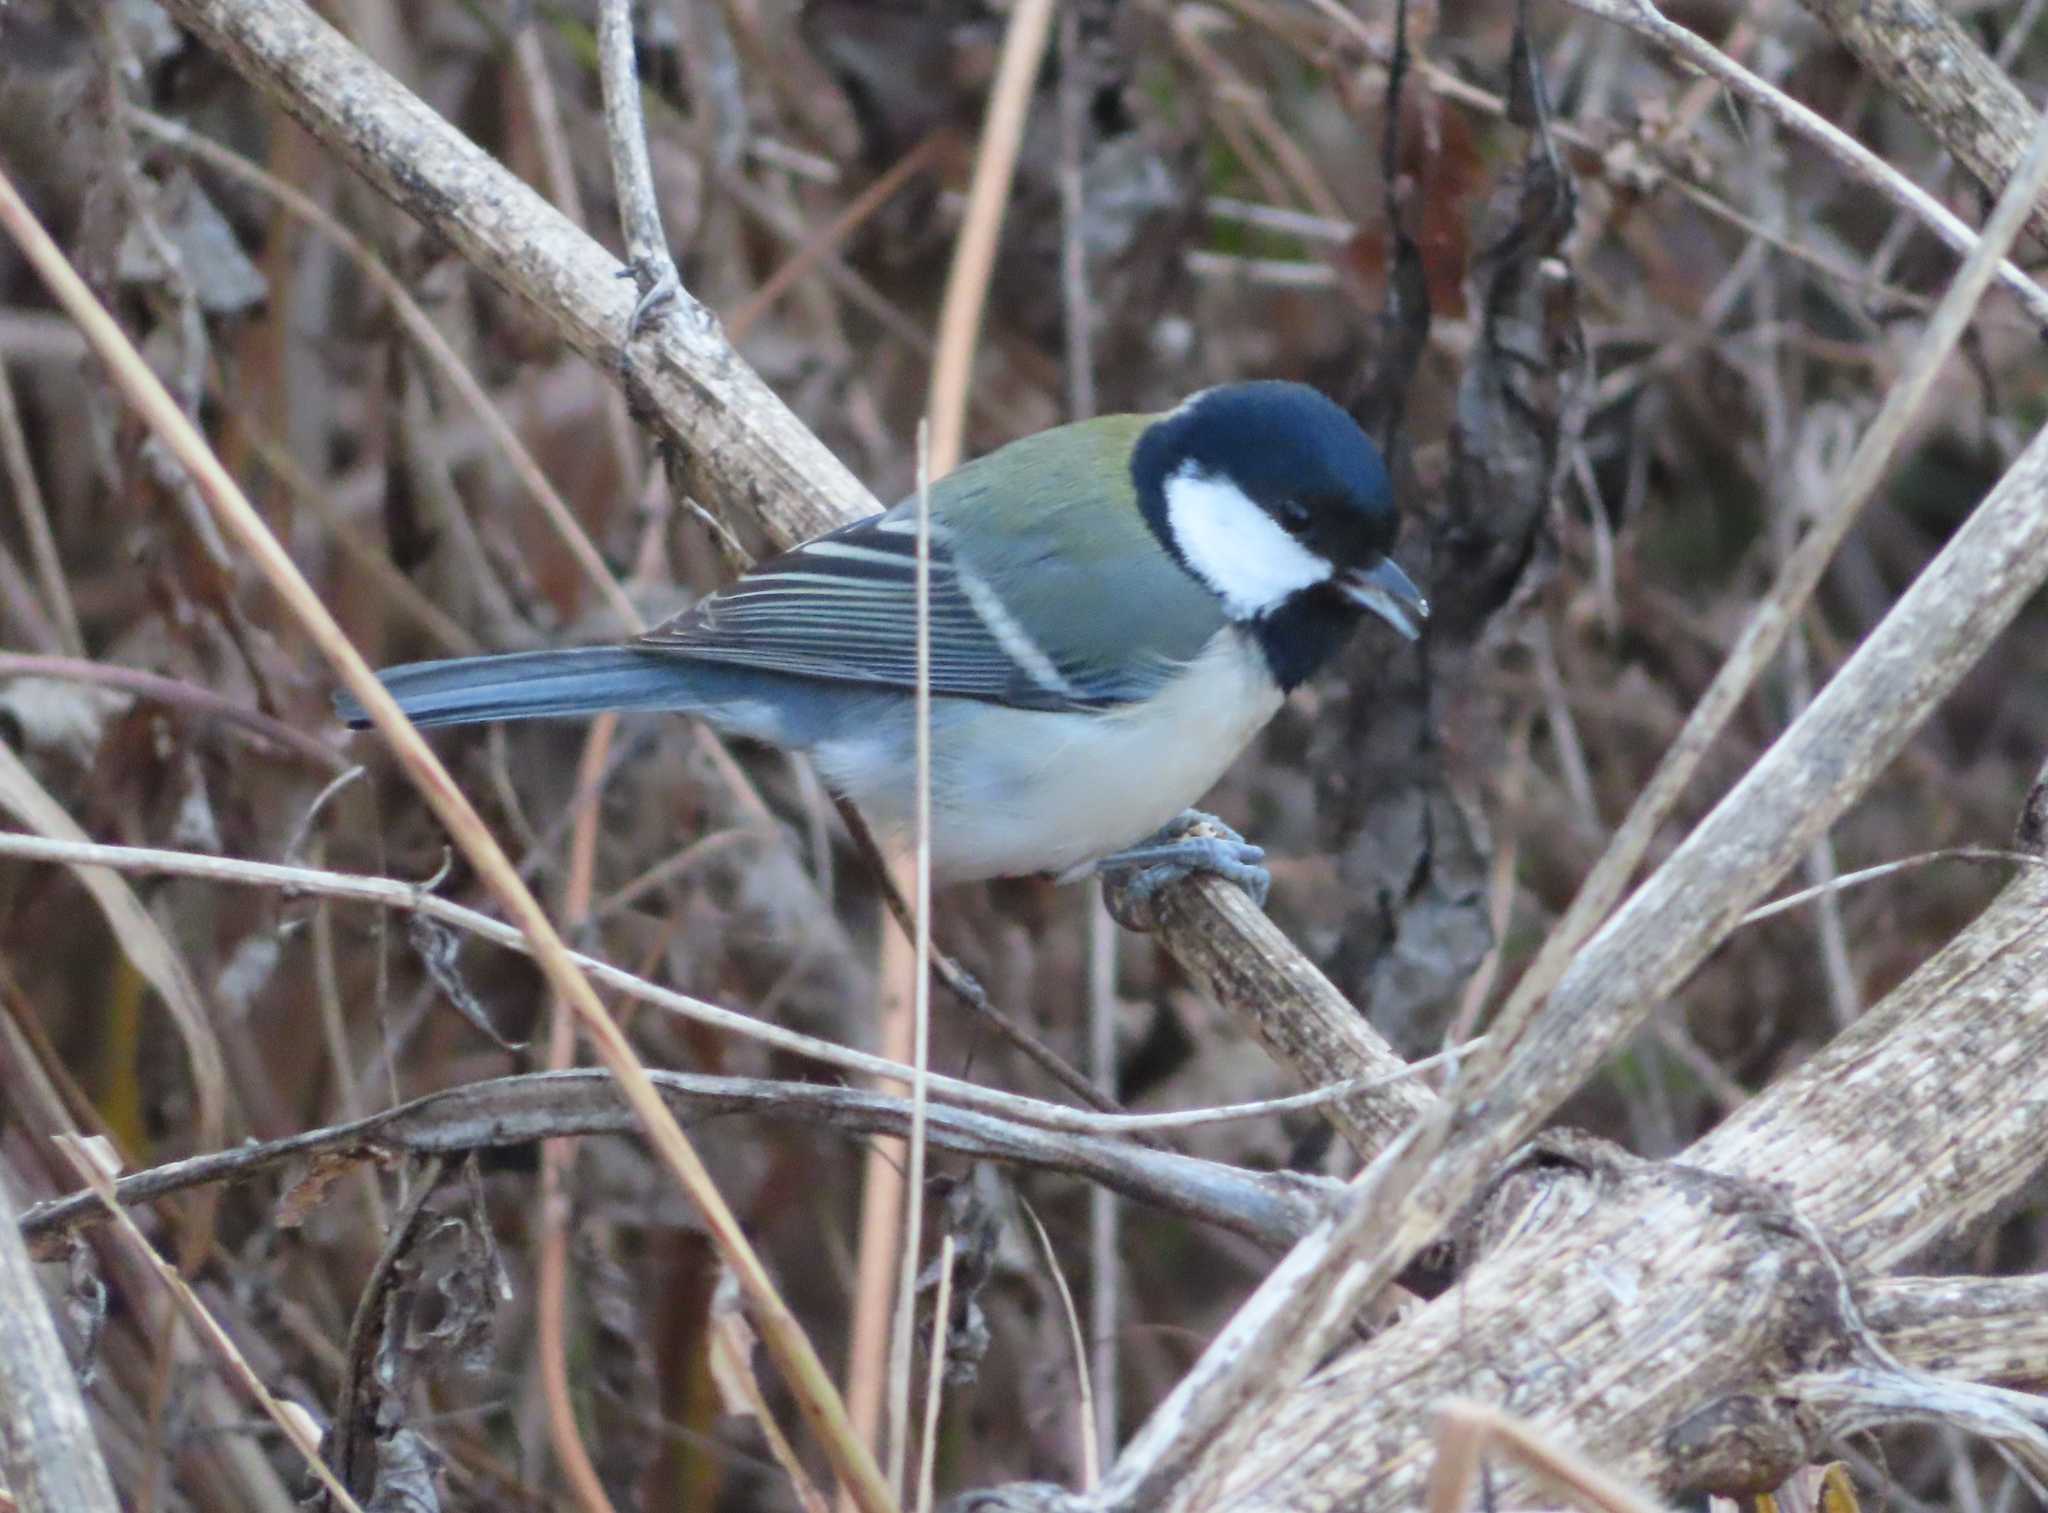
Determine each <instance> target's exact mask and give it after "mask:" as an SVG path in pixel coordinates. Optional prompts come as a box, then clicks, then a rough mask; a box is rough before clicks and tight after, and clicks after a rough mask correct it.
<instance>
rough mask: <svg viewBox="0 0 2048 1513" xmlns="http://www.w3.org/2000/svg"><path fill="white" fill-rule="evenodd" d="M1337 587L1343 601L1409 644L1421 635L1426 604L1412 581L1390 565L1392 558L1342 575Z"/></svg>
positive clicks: (1427, 608) (1427, 605) (1392, 564)
mask: <svg viewBox="0 0 2048 1513" xmlns="http://www.w3.org/2000/svg"><path fill="white" fill-rule="evenodd" d="M1337 586H1338V587H1339V588H1341V589H1342V590H1343V591H1344V597H1345V598H1347V599H1349V600H1351V602H1352V603H1354V604H1359V605H1363V606H1364V607H1365V608H1367V609H1369V610H1371V611H1372V612H1373V613H1374V614H1376V615H1378V616H1379V617H1380V618H1381V619H1382V620H1384V621H1386V622H1387V624H1389V625H1391V626H1393V627H1394V629H1395V630H1398V631H1399V632H1400V633H1401V634H1402V635H1404V636H1406V637H1407V638H1408V639H1409V640H1411V641H1413V640H1414V639H1415V638H1416V637H1417V636H1420V635H1421V634H1422V622H1423V621H1424V620H1427V619H1428V618H1429V601H1428V600H1427V599H1425V598H1423V597H1422V590H1421V589H1419V588H1417V587H1416V586H1415V580H1414V579H1413V578H1411V577H1409V576H1408V575H1407V574H1406V573H1404V572H1402V571H1401V569H1400V568H1398V567H1396V566H1395V565H1394V559H1393V558H1391V557H1382V558H1380V560H1379V561H1377V562H1375V563H1374V564H1373V565H1372V566H1371V567H1362V568H1360V569H1359V570H1358V571H1357V572H1354V573H1346V574H1345V575H1344V576H1343V577H1342V578H1341V579H1339V580H1338V585H1337Z"/></svg>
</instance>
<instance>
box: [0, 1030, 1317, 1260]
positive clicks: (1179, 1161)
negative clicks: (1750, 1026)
mask: <svg viewBox="0 0 2048 1513" xmlns="http://www.w3.org/2000/svg"><path fill="white" fill-rule="evenodd" d="M7 1022H9V1023H11V1021H7ZM652 1075H653V1077H654V1081H655V1086H656V1087H657V1088H659V1089H660V1091H661V1096H662V1097H663V1099H665V1100H666V1101H668V1102H669V1103H670V1104H672V1105H673V1107H674V1108H675V1109H676V1110H677V1111H678V1112H679V1113H681V1114H682V1115H684V1116H685V1117H687V1118H689V1119H691V1120H692V1121H694V1122H698V1123H713V1122H715V1121H718V1120H721V1119H725V1120H729V1119H732V1118H736V1117H741V1116H747V1117H758V1118H765V1119H777V1120H785V1121H789V1122H792V1123H796V1124H802V1125H810V1126H814V1127H817V1128H821V1129H829V1130H834V1131H836V1132H838V1133H840V1134H843V1135H848V1136H869V1137H872V1136H877V1135H891V1136H895V1135H901V1134H902V1133H903V1132H905V1131H907V1130H908V1129H909V1127H910V1104H909V1101H908V1100H907V1099H904V1098H897V1097H891V1096H888V1095H886V1094H882V1093H871V1092H867V1091H866V1090H864V1089H856V1088H846V1087H834V1086H831V1085H829V1084H826V1083H819V1082H778V1081H772V1080H767V1079H763V1078H755V1077H713V1076H706V1075H703V1074H700V1073H691V1072H656V1073H653V1074H652ZM927 1117H928V1120H929V1129H930V1138H931V1139H932V1141H933V1142H934V1143H936V1144H939V1145H942V1146H944V1147H945V1148H946V1149H948V1150H954V1151H959V1152H960V1153H962V1154H963V1155H967V1156H971V1157H975V1158H977V1159H982V1160H990V1161H1002V1162H1007V1163H1010V1164H1013V1165H1016V1166H1020V1167H1025V1168H1028V1169H1031V1170H1036V1171H1045V1172H1054V1173H1062V1174H1065V1175H1068V1176H1072V1177H1078V1178H1080V1179H1082V1180H1084V1181H1089V1182H1102V1183H1107V1184H1109V1185H1110V1186H1112V1187H1114V1188H1115V1189H1116V1190H1117V1191H1118V1192H1119V1193H1121V1194H1123V1195H1124V1196H1126V1197H1129V1198H1131V1199H1133V1200H1134V1201H1136V1202H1140V1203H1144V1204H1147V1205H1149V1206H1151V1207H1154V1208H1157V1209H1159V1210H1160V1211H1162V1212H1164V1213H1171V1214H1178V1215H1180V1216H1182V1217H1184V1218H1189V1219H1194V1220H1197V1221H1199V1222H1201V1223H1204V1224H1213V1225H1215V1226H1216V1227H1218V1228H1219V1229H1224V1230H1227V1231H1229V1232H1231V1233H1233V1234H1238V1235H1242V1236H1244V1237H1245V1238H1247V1239H1249V1240H1252V1241H1253V1242H1255V1243H1256V1244H1258V1245H1260V1246H1266V1247H1280V1246H1285V1245H1288V1244H1291V1243H1292V1242H1293V1241H1294V1240H1296V1239H1299V1238H1300V1236H1301V1235H1302V1234H1303V1233H1305V1232H1306V1231H1307V1229H1308V1228H1309V1226H1310V1225H1312V1224H1313V1223H1315V1221H1316V1220H1317V1219H1318V1218H1319V1217H1320V1216H1321V1215H1322V1214H1323V1213H1324V1211H1325V1210H1326V1208H1327V1207H1328V1205H1329V1204H1330V1203H1331V1202H1333V1201H1334V1200H1335V1199H1336V1198H1337V1197H1338V1196H1339V1195H1340V1194H1341V1192H1342V1190H1343V1188H1342V1184H1340V1183H1337V1182H1334V1181H1332V1180H1331V1179H1329V1178H1327V1177H1310V1176H1306V1175H1304V1174H1301V1173H1297V1172H1260V1171H1247V1170H1244V1169H1242V1168H1239V1167H1234V1166H1226V1165H1224V1164H1223V1163H1221V1162H1217V1161H1206V1160H1202V1159H1200V1158H1197V1157H1194V1156H1181V1155H1175V1154H1172V1153H1171V1152H1166V1151H1154V1150H1148V1149H1146V1148H1144V1147H1143V1146H1138V1145H1132V1144H1130V1143H1129V1142H1127V1141H1121V1140H1113V1139H1104V1138H1102V1137H1101V1136H1097V1135H1084V1134H1072V1133H1066V1132H1060V1131H1050V1130H1043V1129H1034V1128H1032V1127H1030V1126H1028V1125H1025V1124H1022V1123H1021V1122H1017V1121H1014V1120H1011V1119H1006V1118H999V1117H997V1116H994V1115H990V1114H984V1113H977V1112H972V1111H968V1110H963V1109H957V1108H950V1107H948V1106H946V1105H944V1104H933V1105H932V1107H931V1108H930V1110H928V1114H927ZM640 1133H641V1125H640V1124H639V1122H638V1120H637V1118H636V1117H635V1115H634V1114H633V1112H632V1110H631V1109H630V1108H628V1107H627V1105H626V1103H625V1101H624V1098H623V1096H622V1095H621V1093H620V1091H619V1088H618V1085H617V1084H616V1083H615V1082H614V1081H613V1080H612V1078H611V1076H610V1074H609V1073H607V1072H605V1071H603V1070H601V1069H598V1068H585V1069H582V1070H579V1071H573V1072H532V1073H527V1074H525V1075H523V1076H514V1077H499V1078H494V1079H491V1080H489V1081H485V1082H474V1083H469V1084H466V1085H464V1086H461V1087H454V1088H449V1089H447V1090H445V1091H443V1092H438V1093H429V1094H427V1095H426V1096H424V1097H421V1098H415V1099H414V1100H412V1101H411V1102H410V1103H404V1104H400V1105H398V1106H396V1107H394V1108H389V1109H385V1110H383V1111H382V1112H380V1113H375V1114H371V1115H368V1116H367V1117H365V1118H363V1119H361V1120H359V1121H357V1122H356V1123H354V1124H340V1125H330V1126H326V1127H324V1128H320V1129H313V1130H307V1131H303V1132H301V1133H298V1134H293V1135H287V1136H284V1137H283V1138H281V1139H277V1140H271V1141H267V1142H264V1143H262V1144H253V1143H252V1144H244V1145H235V1146H230V1147H229V1148H228V1149H226V1150H223V1151H215V1152H212V1153H210V1154H207V1155H201V1156H191V1157H187V1158H186V1159H184V1160H182V1161H172V1162H168V1163H166V1164H165V1165H162V1166H157V1167H151V1168H149V1169H147V1170H144V1171H140V1172H136V1173H134V1174H133V1175H131V1176H127V1177H124V1178H122V1179H121V1181H120V1182H119V1184H118V1185H117V1187H116V1191H117V1193H118V1194H119V1196H120V1199H121V1201H122V1202H123V1203H129V1204H135V1203H146V1202H152V1201H155V1200H157V1199H160V1198H164V1197H168V1196H170V1195H172V1194H175V1193H181V1192H188V1191H191V1190H193V1189H195V1188H200V1187H205V1186H208V1185H211V1184H215V1183H240V1182H248V1181H251V1180H253V1179H254V1178H256V1177H258V1176H260V1175H263V1174H265V1173H268V1172H272V1171H276V1170H278V1169H279V1168H285V1169H286V1170H299V1169H302V1164H310V1166H312V1167H313V1168H314V1169H318V1168H319V1167H320V1166H321V1165H322V1164H323V1163H326V1162H331V1161H333V1160H336V1159H348V1158H370V1159H375V1158H378V1157H382V1156H387V1155H393V1154H404V1155H413V1156H422V1157H426V1156H451V1155H464V1154H467V1153H468V1152H471V1151H477V1150H493V1149H500V1148H503V1147H507V1146H517V1145H528V1144H532V1143H533V1142H535V1141H540V1140H548V1139H556V1138H562V1137H567V1136H582V1135H626V1136H636V1135H638V1134H640ZM105 1218H106V1214H105V1211H104V1209H103V1208H102V1207H101V1205H100V1202H99V1200H98V1199H97V1198H96V1197H95V1196H94V1195H93V1194H92V1193H91V1192H89V1191H88V1192H81V1193H73V1194H71V1195H69V1196H67V1197H63V1198H55V1199H51V1200H49V1201H47V1202H43V1203H38V1204H35V1205H34V1206H32V1207H31V1208H29V1209H28V1210H27V1211H26V1212H25V1213H24V1214H23V1216H22V1221H21V1227H22V1233H23V1234H24V1235H25V1236H27V1238H28V1239H29V1240H30V1241H31V1242H32V1243H33V1244H34V1245H35V1246H36V1248H37V1250H38V1252H39V1253H42V1254H45V1255H47V1254H49V1253H51V1252H52V1250H53V1248H54V1246H55V1245H56V1244H57V1242H58V1241H60V1240H61V1239H63V1238H64V1237H65V1236H67V1235H70V1234H72V1233H74V1232H76V1231H77V1230H79V1229H82V1228H85V1227H88V1226H90V1225H93V1224H98V1223H101V1222H103V1221H104V1219H105Z"/></svg>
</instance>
